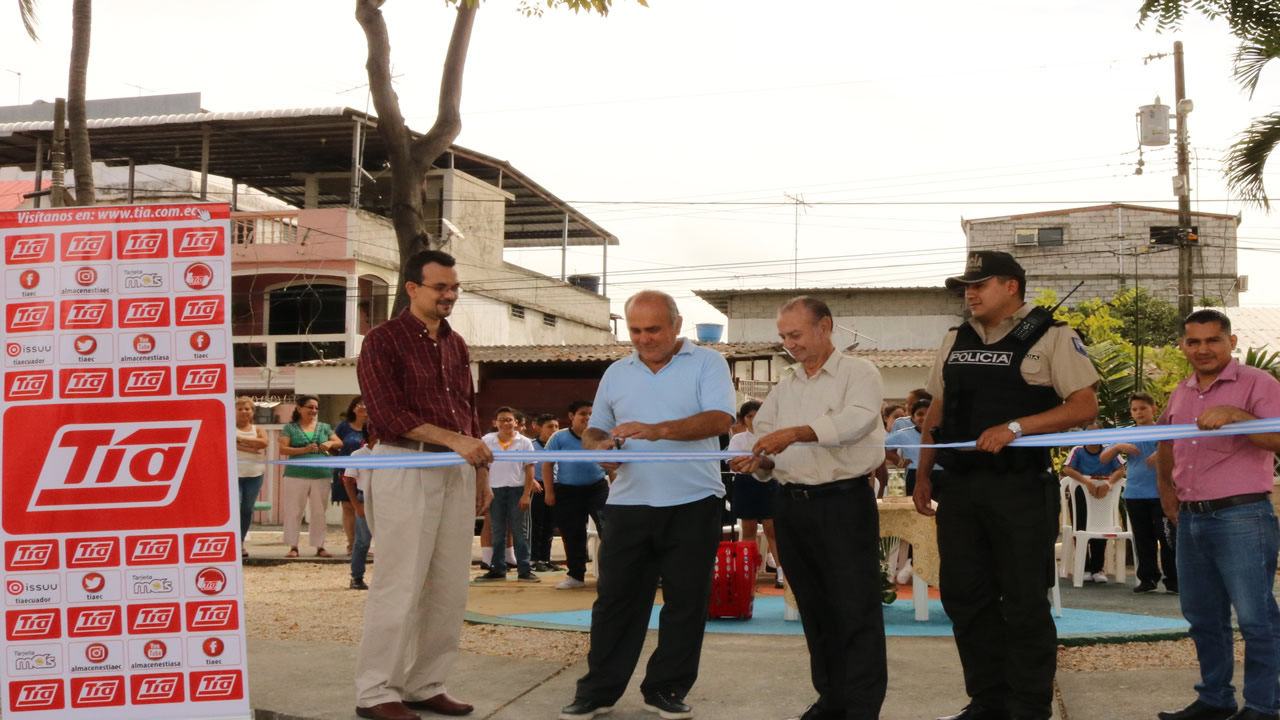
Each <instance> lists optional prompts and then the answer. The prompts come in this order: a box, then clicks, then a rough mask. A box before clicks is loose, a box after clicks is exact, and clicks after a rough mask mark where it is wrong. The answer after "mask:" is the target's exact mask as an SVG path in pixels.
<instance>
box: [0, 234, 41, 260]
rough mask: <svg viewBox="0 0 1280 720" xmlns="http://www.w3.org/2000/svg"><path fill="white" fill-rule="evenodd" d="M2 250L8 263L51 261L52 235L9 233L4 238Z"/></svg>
mask: <svg viewBox="0 0 1280 720" xmlns="http://www.w3.org/2000/svg"><path fill="white" fill-rule="evenodd" d="M4 251H5V252H4V255H5V261H6V262H7V263H8V264H9V265H29V264H32V263H47V262H53V236H52V235H10V236H9V237H7V238H5V240H4Z"/></svg>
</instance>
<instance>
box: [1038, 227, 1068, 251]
mask: <svg viewBox="0 0 1280 720" xmlns="http://www.w3.org/2000/svg"><path fill="white" fill-rule="evenodd" d="M1036 240H1037V242H1036V244H1037V245H1039V246H1040V247H1056V246H1058V245H1061V244H1062V228H1060V227H1057V228H1040V231H1039V235H1038V237H1037V238H1036Z"/></svg>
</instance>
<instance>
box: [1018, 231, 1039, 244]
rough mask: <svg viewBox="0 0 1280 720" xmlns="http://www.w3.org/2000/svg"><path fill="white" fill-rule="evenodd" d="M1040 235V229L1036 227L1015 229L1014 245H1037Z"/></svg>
mask: <svg viewBox="0 0 1280 720" xmlns="http://www.w3.org/2000/svg"><path fill="white" fill-rule="evenodd" d="M1039 236H1040V231H1039V230H1036V229H1034V228H1033V229H1031V230H1014V231H1013V244H1014V245H1035V244H1036V239H1037V238H1038V237H1039Z"/></svg>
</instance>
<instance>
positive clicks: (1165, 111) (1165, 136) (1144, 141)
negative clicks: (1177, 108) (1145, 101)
mask: <svg viewBox="0 0 1280 720" xmlns="http://www.w3.org/2000/svg"><path fill="white" fill-rule="evenodd" d="M1138 144H1140V145H1168V144H1169V106H1168V105H1161V104H1160V97H1159V96H1157V97H1156V101H1155V103H1153V104H1151V105H1143V106H1142V107H1140V108H1138Z"/></svg>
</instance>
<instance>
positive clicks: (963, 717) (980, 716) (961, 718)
mask: <svg viewBox="0 0 1280 720" xmlns="http://www.w3.org/2000/svg"><path fill="white" fill-rule="evenodd" d="M938 720H1011V718H1010V717H1009V713H1007V712H1005V711H1004V708H986V707H983V706H981V705H979V704H977V703H969V704H968V705H967V706H965V709H963V710H961V711H960V712H958V713H956V714H955V715H947V716H946V717H940V718H938Z"/></svg>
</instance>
